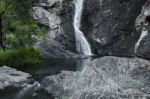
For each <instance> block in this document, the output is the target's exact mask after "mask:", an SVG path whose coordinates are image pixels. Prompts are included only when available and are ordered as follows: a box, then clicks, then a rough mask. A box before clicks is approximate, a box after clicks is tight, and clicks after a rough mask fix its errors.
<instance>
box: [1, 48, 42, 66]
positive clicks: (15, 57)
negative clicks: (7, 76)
mask: <svg viewBox="0 0 150 99" xmlns="http://www.w3.org/2000/svg"><path fill="white" fill-rule="evenodd" d="M41 60H42V54H41V53H40V52H39V51H38V50H36V49H34V48H20V49H14V50H6V51H0V65H1V66H3V65H8V66H24V65H31V64H36V63H39V62H40V61H41Z"/></svg>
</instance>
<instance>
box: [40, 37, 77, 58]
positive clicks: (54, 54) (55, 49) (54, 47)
mask: <svg viewBox="0 0 150 99" xmlns="http://www.w3.org/2000/svg"><path fill="white" fill-rule="evenodd" d="M38 46H39V48H40V50H41V51H42V52H43V54H44V57H45V58H77V57H78V55H77V54H75V53H73V52H70V51H69V50H67V49H66V47H65V46H63V45H62V44H61V43H59V42H58V41H56V40H53V39H47V40H41V41H40V43H39V45H38Z"/></svg>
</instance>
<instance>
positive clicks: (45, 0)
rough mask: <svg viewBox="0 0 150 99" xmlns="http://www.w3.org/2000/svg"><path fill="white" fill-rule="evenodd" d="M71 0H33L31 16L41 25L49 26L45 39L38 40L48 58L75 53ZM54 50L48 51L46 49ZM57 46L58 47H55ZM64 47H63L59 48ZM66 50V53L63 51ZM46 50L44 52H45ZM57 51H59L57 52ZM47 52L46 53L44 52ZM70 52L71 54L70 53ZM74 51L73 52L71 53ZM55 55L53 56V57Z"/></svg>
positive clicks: (69, 55) (68, 55)
mask: <svg viewBox="0 0 150 99" xmlns="http://www.w3.org/2000/svg"><path fill="white" fill-rule="evenodd" d="M72 5H73V2H72V0H39V1H34V6H33V17H34V19H35V20H36V21H37V22H38V23H40V24H43V25H46V26H48V27H49V31H48V33H47V34H46V39H47V41H48V42H49V41H52V42H49V43H48V44H47V45H46V43H45V41H44V40H43V41H41V40H40V42H38V43H39V47H40V49H42V51H44V52H43V53H44V55H46V57H49V58H55V57H57V58H61V57H62V56H63V57H67V58H68V57H74V55H75V53H76V50H75V49H76V48H75V37H74V28H73V25H72V19H73V17H72V15H73V14H72V13H73V7H72ZM53 46H55V50H53V52H50V51H49V50H47V49H53V48H54V47H53ZM57 48H58V49H57ZM59 48H64V49H59ZM64 50H66V52H67V53H64ZM45 51H46V52H45ZM58 52H59V53H58ZM45 53H47V54H45ZM70 53H71V54H70ZM72 53H74V54H72ZM72 55H73V56H72ZM53 56H55V57H53Z"/></svg>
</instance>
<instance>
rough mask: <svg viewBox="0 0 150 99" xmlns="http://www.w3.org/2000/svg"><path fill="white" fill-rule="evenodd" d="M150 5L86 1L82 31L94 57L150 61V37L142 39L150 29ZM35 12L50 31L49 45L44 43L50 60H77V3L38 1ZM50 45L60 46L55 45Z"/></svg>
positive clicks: (135, 0) (128, 0)
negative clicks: (120, 57)
mask: <svg viewBox="0 0 150 99" xmlns="http://www.w3.org/2000/svg"><path fill="white" fill-rule="evenodd" d="M149 2H150V1H149V0H148V1H147V0H85V1H84V10H83V13H82V26H81V30H82V31H83V33H84V35H85V36H86V38H87V40H88V42H90V45H91V47H92V48H91V49H92V51H93V53H94V54H97V55H116V56H135V55H137V56H140V57H143V58H150V55H148V54H149V53H150V50H149V49H150V47H149V46H150V44H149V35H146V36H145V37H143V38H141V36H140V35H141V34H142V30H143V27H146V29H147V31H148V30H149V28H150V26H149V25H146V26H145V25H144V24H146V23H147V22H149V21H150V18H149V12H150V9H149V5H150V4H149ZM143 6H144V7H143ZM142 7H143V9H142ZM33 12H34V13H33V16H34V18H35V19H36V21H37V22H39V23H41V24H44V25H47V26H49V28H50V29H49V32H48V33H47V34H46V35H47V42H49V44H46V43H45V42H43V41H42V43H40V46H42V47H41V48H42V50H43V51H44V52H46V55H48V53H49V54H51V55H49V56H48V57H54V56H55V57H60V56H61V57H70V56H72V55H73V56H74V55H75V54H74V53H76V46H75V37H74V35H75V34H74V28H73V25H72V23H73V16H74V5H73V0H39V1H35V2H34V7H33ZM144 12H146V13H148V14H144ZM147 16H148V17H147ZM145 20H147V21H145ZM141 23H144V24H141ZM139 27H140V28H139ZM144 29H145V28H144ZM50 41H54V42H57V43H56V44H54V42H53V44H51V43H50ZM58 43H59V44H58ZM137 43H139V46H138V47H137V46H136V45H137ZM60 45H61V47H60ZM43 46H44V47H43ZM52 46H53V47H52ZM136 47H137V48H136ZM54 48H55V50H54ZM49 49H50V51H49ZM135 49H136V50H135ZM66 51H67V52H66ZM47 52H48V53H47ZM53 52H54V53H55V54H54V53H53ZM58 52H59V53H58ZM68 52H69V53H68Z"/></svg>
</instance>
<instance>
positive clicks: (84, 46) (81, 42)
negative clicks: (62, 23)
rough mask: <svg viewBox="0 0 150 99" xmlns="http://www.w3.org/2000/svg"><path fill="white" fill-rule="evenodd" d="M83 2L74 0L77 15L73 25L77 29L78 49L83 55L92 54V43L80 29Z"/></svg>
mask: <svg viewBox="0 0 150 99" xmlns="http://www.w3.org/2000/svg"><path fill="white" fill-rule="evenodd" d="M83 2H84V0H74V4H75V16H74V23H73V25H74V29H75V38H76V50H77V51H78V53H79V54H82V55H92V51H91V47H90V44H89V43H88V41H87V39H86V38H85V36H84V34H83V33H82V31H81V30H80V25H81V16H82V10H83Z"/></svg>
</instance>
